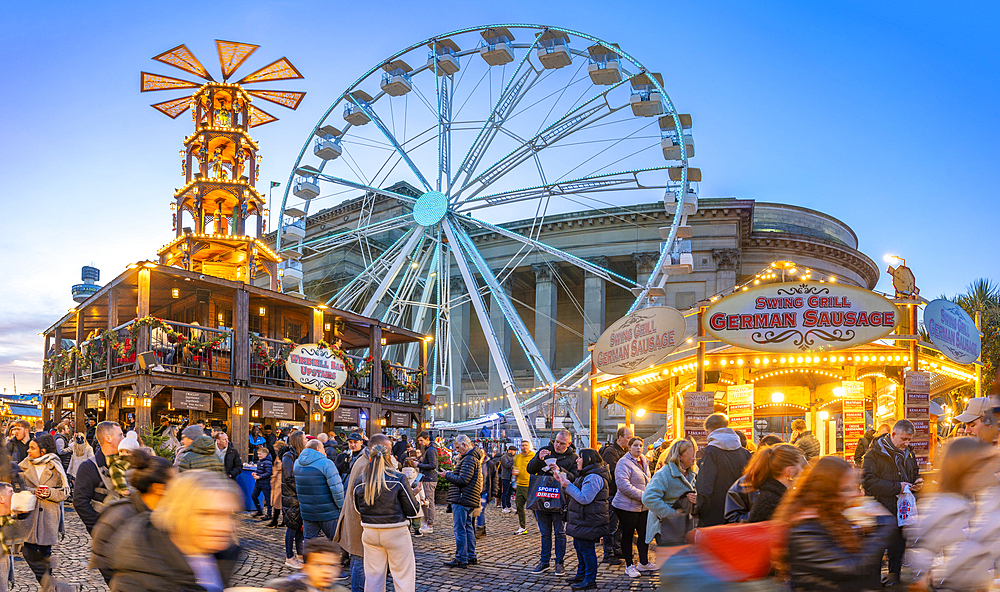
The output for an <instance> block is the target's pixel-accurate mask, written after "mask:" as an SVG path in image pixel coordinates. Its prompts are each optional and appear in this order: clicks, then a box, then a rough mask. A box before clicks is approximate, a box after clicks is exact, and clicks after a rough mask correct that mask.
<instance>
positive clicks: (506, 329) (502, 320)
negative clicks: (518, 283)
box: [486, 270, 511, 413]
mask: <svg viewBox="0 0 1000 592" xmlns="http://www.w3.org/2000/svg"><path fill="white" fill-rule="evenodd" d="M500 271H502V270H493V275H494V276H497V275H499V273H500ZM510 284H511V282H510V279H509V278H508V280H507V281H505V282H502V283H501V284H500V287H501V288H502V289H503V291H504V292H506V293H507V296H510V289H511V286H510ZM490 324H491V325H493V333H494V335H496V339H497V341H498V342H499V343H500V351H501V352H502V353H503V356H504V358H506V359H508V360H509V359H510V338H511V331H510V325H509V324H507V318H506V317H504V316H503V311H501V310H500V303H499V302H497V299H496V297H490ZM503 396H505V393H504V390H503V382H502V381H501V380H500V371H499V370H498V369H497V365H496V362H494V361H493V356H490V390H489V397H490V398H493V397H503ZM486 407H487V409H486V410H487V413H488V412H489V403H487V405H486Z"/></svg>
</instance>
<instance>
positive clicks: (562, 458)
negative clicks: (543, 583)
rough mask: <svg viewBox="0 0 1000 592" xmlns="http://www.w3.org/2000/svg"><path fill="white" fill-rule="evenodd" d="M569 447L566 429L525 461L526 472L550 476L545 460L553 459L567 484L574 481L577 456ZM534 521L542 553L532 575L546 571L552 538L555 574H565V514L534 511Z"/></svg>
mask: <svg viewBox="0 0 1000 592" xmlns="http://www.w3.org/2000/svg"><path fill="white" fill-rule="evenodd" d="M571 444H573V435H572V434H570V433H569V431H568V430H562V431H561V432H559V433H558V434H556V437H555V439H553V440H552V442H551V443H550V444H549V445H548V446H544V447H542V449H541V450H539V451H538V454H536V455H535V458H533V459H531V460H530V461H528V467H527V468H528V473H530V474H532V475H544V474H547V473H550V472H551V470H550V469H549V467H548V464H549V463H548V462H547V461H550V460H552V459H555V464H556V466H558V467H559V470H560V471H562V472H564V473H566V477H567V478H568V479H569V480H570V481H576V478H577V472H578V469H577V467H576V458H577V457H576V453H575V452H572V451H571V450H570V445H571ZM535 521H537V522H538V530H539V532H541V535H542V552H541V557H540V559H539V561H538V565H536V566H535V569H534V570H533V571H532V573H543V572H546V571H548V570H549V561H550V559H551V558H552V539H553V537H555V541H556V545H555V546H556V575H557V576H561V575H563V574H564V573H565V569H564V568H563V558H564V557H565V556H566V514H565V513H563V512H544V511H541V510H535Z"/></svg>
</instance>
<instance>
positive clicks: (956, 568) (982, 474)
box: [906, 438, 1000, 592]
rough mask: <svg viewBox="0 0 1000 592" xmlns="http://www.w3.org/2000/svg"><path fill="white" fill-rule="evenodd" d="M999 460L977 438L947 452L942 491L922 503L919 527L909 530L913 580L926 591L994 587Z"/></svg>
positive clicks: (999, 548) (999, 533)
mask: <svg viewBox="0 0 1000 592" xmlns="http://www.w3.org/2000/svg"><path fill="white" fill-rule="evenodd" d="M998 470H1000V455H998V453H997V451H996V449H995V448H993V446H991V445H990V444H987V443H985V442H982V441H981V440H979V439H977V438H956V439H955V440H952V441H951V443H950V444H949V445H948V446H947V447H946V448H945V452H944V458H943V460H942V462H941V473H940V474H939V475H938V479H937V485H938V486H937V491H935V492H932V493H929V494H928V495H925V496H923V497H922V498H921V500H920V502H919V504H918V506H917V520H918V523H917V525H916V526H914V527H912V528H908V529H907V533H906V534H907V538H908V539H909V541H908V544H907V546H906V547H907V553H908V554H909V559H910V567H911V568H912V569H913V573H914V581H916V582H919V583H922V584H924V589H927V590H948V591H949V592H966V591H969V592H971V591H973V590H986V589H988V588H990V585H991V583H992V582H991V579H990V574H989V570H990V569H991V568H992V567H993V566H994V565H995V564H996V563H997V562H998V561H1000V483H998V481H997V477H996V474H997V471H998Z"/></svg>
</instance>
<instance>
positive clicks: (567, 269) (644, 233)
mask: <svg viewBox="0 0 1000 592" xmlns="http://www.w3.org/2000/svg"><path fill="white" fill-rule="evenodd" d="M410 189H411V188H409V187H408V186H403V185H402V184H397V185H396V186H395V187H394V190H395V191H410ZM411 193H412V194H414V195H417V194H418V193H419V192H417V191H416V190H412V191H411ZM362 201H363V200H362V199H361V198H358V199H354V200H351V201H346V202H343V203H341V204H339V205H337V206H335V207H332V208H328V209H325V210H322V211H320V212H317V213H316V214H313V215H310V216H308V217H307V219H306V225H305V242H307V243H308V242H309V241H311V240H313V239H314V238H317V237H320V236H324V235H328V234H332V233H336V232H343V231H345V230H349V229H351V228H355V227H356V226H357V224H358V216H359V215H361V208H362ZM369 203H370V201H369ZM405 207H407V206H405V205H403V204H401V203H397V202H396V200H393V199H379V200H376V202H375V206H374V207H373V208H372V210H373V211H372V214H371V221H376V220H379V219H388V218H390V217H394V216H398V215H400V214H402V213H404V211H405V210H404V208H405ZM671 221H672V220H671V217H670V216H668V215H667V214H665V212H664V208H663V204H662V202H661V203H651V204H638V205H631V206H625V207H617V208H610V207H609V208H605V209H601V210H586V211H579V212H571V213H563V214H556V215H550V216H547V217H546V218H545V219H544V220H543V222H542V224H541V225H540V228H539V226H538V222H537V221H536V220H534V219H527V220H520V221H514V222H508V223H504V224H502V226H503V227H504V228H506V229H508V230H511V231H514V232H518V233H522V234H527V233H528V232H529V231H531V228H532V227H533V226H534V232H536V233H537V238H538V240H540V241H541V242H543V243H545V244H547V245H549V246H552V247H555V248H558V249H560V250H562V251H565V252H567V253H570V254H572V255H575V256H577V257H580V258H583V259H587V260H590V261H593V262H595V263H597V264H599V265H601V266H602V267H605V268H607V269H609V270H611V271H614V272H616V273H617V274H619V275H621V276H624V277H627V278H629V279H635V280H636V281H637V282H639V283H642V282H643V281H645V280H646V278H648V277H649V275H650V274H651V273H652V271H653V266H654V265H655V263H656V261H657V258H658V255H659V252H660V247H661V239H660V234H659V229H660V228H661V227H664V226H668V225H669V224H670V223H671ZM688 222H689V224H690V226H691V227H692V230H693V236H692V239H691V252H692V255H693V259H694V263H693V270H692V272H691V273H689V274H685V275H678V276H672V277H670V279H669V283H668V285H667V294H666V302H665V304H666V305H668V306H672V307H675V308H677V309H679V310H681V311H684V310H687V309H690V308H691V307H693V306H694V305H695V304H696V303H698V302H700V301H702V300H704V299H706V298H710V297H711V296H712V295H714V294H717V293H720V292H723V291H725V290H727V289H730V288H732V287H733V286H735V285H736V284H737V283H739V282H740V281H742V280H745V279H746V278H748V277H752V276H753V275H754V274H756V273H757V272H759V271H761V270H762V269H763V268H765V267H767V266H768V265H769V264H770V263H771V262H772V261H778V260H792V261H794V262H796V264H798V265H799V266H802V267H803V268H807V269H810V270H812V271H813V274H814V277H818V276H836V278H837V280H838V281H840V282H847V283H850V284H854V285H858V286H861V287H864V288H868V289H871V288H874V286H875V284H876V282H877V280H878V273H879V268H878V267H877V266H876V264H875V263H874V262H873V261H872V260H871V259H870V258H869V257H867V256H866V255H865V254H863V253H862V252H861V251H860V250H858V238H857V236H856V235H855V234H854V232H853V231H852V230H851V229H850V227H849V226H848V225H847V224H845V223H844V222H841V221H840V220H837V219H835V218H833V217H831V216H829V215H826V214H823V213H822V212H818V211H815V210H810V209H807V208H802V207H798V206H793V205H787V204H775V203H764V202H755V201H753V200H742V199H733V198H721V199H701V200H699V204H698V211H697V213H696V214H694V215H693V216H690V217H689V218H688ZM402 232H403V231H402V230H396V231H392V232H388V233H386V234H385V236H384V237H379V238H380V241H379V242H378V244H379V245H382V248H385V247H387V246H388V245H390V244H392V242H393V241H395V240H396V238H398V237H399V236H400V235H401V233H402ZM470 234H471V236H472V238H473V239H474V241H475V242H476V244H477V247H478V248H479V250H480V252H481V253H482V255H483V257H484V258H485V259H486V261H487V264H488V265H489V266H490V267H491V269H493V270H494V273H495V274H497V275H498V277H499V278H501V279H502V280H503V288H504V289H505V290H506V291H507V293H508V294H509V295H510V298H511V300H512V302H513V303H514V305H515V307H516V308H517V309H518V312H519V313H520V315H521V318H522V319H523V320H524V323H525V325H526V326H527V327H528V329H529V331H531V332H532V335H533V337H534V340H535V342H536V343H537V344H538V346H539V349H540V350H541V353H542V355H543V356H544V357H545V358H546V361H547V362H548V363H549V365H550V367H551V368H552V369H553V372H554V373H555V375H556V376H562V375H564V374H565V373H566V372H568V371H569V370H570V369H571V368H573V367H574V366H576V365H577V364H579V363H580V361H581V360H583V359H584V357H585V356H586V355H587V351H588V346H589V344H590V343H592V342H594V341H596V340H597V338H598V336H600V334H601V333H602V331H603V330H604V327H605V326H606V325H607V324H608V323H611V322H613V321H614V320H616V319H618V318H619V317H621V316H622V315H624V314H625V313H626V312H627V310H628V308H629V306H630V305H631V304H632V302H633V299H634V296H633V295H632V293H631V292H629V291H626V290H625V289H623V288H621V287H619V286H617V285H614V284H609V283H607V282H605V281H604V280H602V279H601V278H599V277H596V276H593V275H591V274H588V273H585V272H584V271H583V270H582V269H580V268H577V267H575V266H572V265H569V264H566V263H563V262H562V261H559V260H556V259H555V258H554V257H552V256H551V255H549V254H547V253H544V252H538V251H532V252H525V251H521V255H523V256H522V257H518V258H516V259H515V262H514V264H513V265H511V264H510V262H511V260H512V257H513V256H514V254H515V253H518V252H519V250H520V248H521V246H522V245H521V243H519V242H517V241H514V240H512V239H510V238H507V237H504V236H502V235H500V234H498V233H495V232H487V231H470ZM271 239H272V244H273V234H272V237H271ZM286 247H287V250H285V249H286ZM282 248H283V253H282V254H283V255H286V256H288V255H289V254H291V255H292V256H294V257H297V258H299V259H300V260H301V263H302V274H303V279H302V282H301V289H302V290H304V293H305V294H306V295H307V296H308V298H309V299H310V300H314V301H321V302H325V301H326V300H327V299H328V298H330V296H332V295H333V294H334V293H335V292H336V290H337V289H338V288H339V287H340V286H342V285H343V284H344V283H346V282H347V281H349V280H350V279H351V278H353V277H355V276H357V275H358V274H359V273H361V272H362V271H363V267H362V265H361V263H360V261H361V260H360V257H359V256H358V252H357V250H356V249H351V248H343V249H338V250H336V251H332V252H326V253H314V252H312V251H311V250H310V249H309V248H308V247H305V248H302V249H298V247H297V245H296V244H294V243H292V244H285V245H282ZM299 251H301V253H299ZM452 269H453V270H454V271H453V273H455V274H456V277H453V278H452V280H453V284H452V286H453V287H452V290H453V294H454V291H456V290H459V291H463V292H464V290H465V288H464V285H463V284H462V283H461V281H459V279H458V278H457V269H456V268H455V266H454V265H453V266H452ZM285 289H286V290H287V289H291V290H298V289H300V287H299V286H298V285H294V284H290V283H289V282H287V281H286V285H285ZM490 304H491V306H490V315H491V324H492V325H493V326H494V327H496V328H498V329H497V333H498V337H499V341H500V343H501V347H502V348H503V349H504V350H505V351H506V352H508V353H509V356H508V359H509V360H510V366H511V369H512V371H513V373H514V376H515V380H516V381H517V384H518V388H524V387H525V385H526V386H531V385H532V384H533V380H534V379H533V375H534V374H533V372H532V370H531V368H530V365H529V364H528V361H527V358H526V357H525V355H524V354H523V352H522V351H521V348H520V346H519V344H518V343H517V340H516V339H515V338H513V336H512V335H511V332H510V330H509V328H508V327H507V325H506V324H505V323H502V322H500V320H501V319H502V315H501V313H500V311H499V306H496V305H495V302H490ZM471 308H472V307H471V305H470V304H469V303H468V301H466V302H465V303H464V304H461V305H458V306H455V307H453V308H452V310H451V323H452V332H453V335H454V336H456V337H455V338H454V339H453V343H452V359H453V360H454V361H457V363H455V364H454V373H453V376H452V383H453V385H454V393H453V399H452V400H453V403H454V404H453V405H452V406H451V407H450V409H448V410H446V411H445V413H444V418H443V419H446V420H452V421H462V420H464V419H467V418H470V417H472V418H474V417H479V416H481V415H483V414H485V413H489V412H492V411H497V410H500V409H502V408H503V407H505V406H506V402H505V401H504V400H503V397H502V395H503V389H502V387H501V383H500V378H499V375H498V373H497V371H496V368H494V367H493V364H492V362H491V360H490V356H489V351H488V348H487V344H486V341H485V338H484V337H483V334H482V330H481V328H480V323H479V321H478V319H477V318H476V315H475V313H474V311H472V310H471ZM376 316H377V315H376ZM693 333H694V320H693V318H690V319H689V334H693ZM578 400H579V404H578V409H577V411H578V413H579V414H580V416H581V417H586V414H587V413H588V411H589V410H588V409H587V407H588V406H589V397H579V398H578ZM528 411H530V413H529V415H531V416H534V417H537V416H541V415H544V416H551V415H553V409H552V407H551V406H549V405H544V406H540V407H539V408H537V409H534V410H528ZM623 413H624V411H623V410H622V409H621V408H619V407H617V406H614V405H612V406H611V407H610V408H609V409H607V410H604V411H602V412H601V414H600V415H601V418H602V421H601V423H602V429H601V432H602V433H601V439H602V440H603V439H604V438H605V435H606V433H607V432H610V431H613V430H614V429H615V428H616V427H617V423H618V422H619V421H622V420H621V417H622V416H623ZM565 415H566V410H565V409H564V408H563V407H562V405H561V404H559V405H556V408H555V410H554V416H555V417H563V416H565ZM439 417H440V415H439ZM647 422H648V423H649V424H650V425H651V426H652V425H655V424H656V423H657V420H656V418H650V419H649V420H647ZM647 422H643V423H647ZM550 425H551V424H550ZM641 431H642V429H641V428H640V432H641ZM647 431H651V430H647Z"/></svg>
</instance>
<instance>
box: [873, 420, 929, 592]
mask: <svg viewBox="0 0 1000 592" xmlns="http://www.w3.org/2000/svg"><path fill="white" fill-rule="evenodd" d="M913 432H914V429H913V424H912V423H910V422H909V421H907V420H905V419H901V420H899V421H897V422H896V423H895V424H894V425H893V426H892V432H890V433H888V434H885V435H884V436H880V437H879V438H876V439H875V441H874V442H872V445H871V448H869V449H868V452H867V453H866V454H865V460H864V463H862V466H861V486H862V487H863V488H864V490H865V495H868V496H871V497H873V498H875V499H876V500H877V501H878V503H880V504H882V505H883V506H885V509H886V510H889V513H890V514H891V515H893V516H895V515H896V512H897V507H896V503H897V498H896V496H897V495H899V494H900V493H902V492H903V489H904V488H905V489H909V490H910V491H912V492H916V491H919V490H920V488H921V487H922V486H923V483H924V480H923V479H922V478H920V469H919V467H918V466H917V457H916V455H914V454H913V448H911V447H910V440H912V439H913ZM892 530H893V532H892V535H891V536H890V538H889V543H888V559H889V579H888V580H887V582H886V583H888V584H890V585H893V584H898V583H899V572H900V570H901V568H902V565H903V551H905V549H906V539H905V538H904V537H903V529H902V527H900V526H894V527H893V528H892Z"/></svg>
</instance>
